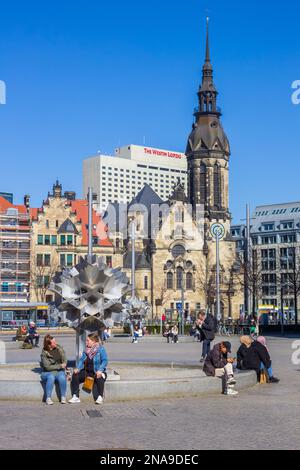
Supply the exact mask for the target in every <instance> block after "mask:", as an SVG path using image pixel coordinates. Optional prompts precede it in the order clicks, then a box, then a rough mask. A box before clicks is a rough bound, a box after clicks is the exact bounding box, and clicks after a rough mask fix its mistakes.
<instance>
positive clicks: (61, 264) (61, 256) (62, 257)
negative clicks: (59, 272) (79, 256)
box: [59, 254, 66, 268]
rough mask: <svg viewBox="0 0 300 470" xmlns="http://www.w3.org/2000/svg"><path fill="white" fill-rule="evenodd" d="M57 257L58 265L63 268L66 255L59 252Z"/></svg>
mask: <svg viewBox="0 0 300 470" xmlns="http://www.w3.org/2000/svg"><path fill="white" fill-rule="evenodd" d="M59 258H60V266H61V267H62V268H63V267H64V266H65V265H66V255H64V254H61V255H60V257H59Z"/></svg>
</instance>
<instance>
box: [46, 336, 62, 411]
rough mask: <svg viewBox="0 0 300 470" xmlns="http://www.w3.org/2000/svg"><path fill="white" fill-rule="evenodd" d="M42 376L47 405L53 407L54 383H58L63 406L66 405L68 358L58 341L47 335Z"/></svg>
mask: <svg viewBox="0 0 300 470" xmlns="http://www.w3.org/2000/svg"><path fill="white" fill-rule="evenodd" d="M41 367H42V374H41V380H42V382H44V383H45V389H46V404H47V405H53V401H52V398H51V395H52V391H53V386H54V382H58V385H59V389H60V395H61V400H60V402H61V403H62V404H65V403H66V394H67V378H66V367H67V358H66V353H65V351H64V349H63V348H62V347H61V346H60V345H59V344H57V343H56V339H55V338H54V337H53V336H51V335H49V334H47V335H46V336H45V338H44V347H43V350H42V354H41Z"/></svg>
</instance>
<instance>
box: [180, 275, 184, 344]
mask: <svg viewBox="0 0 300 470" xmlns="http://www.w3.org/2000/svg"><path fill="white" fill-rule="evenodd" d="M181 334H182V336H184V286H183V278H182V281H181Z"/></svg>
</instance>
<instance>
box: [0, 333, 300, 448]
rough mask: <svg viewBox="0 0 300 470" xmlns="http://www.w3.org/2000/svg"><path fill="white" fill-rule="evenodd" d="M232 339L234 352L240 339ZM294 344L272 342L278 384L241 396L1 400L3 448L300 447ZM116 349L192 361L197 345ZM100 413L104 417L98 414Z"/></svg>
mask: <svg viewBox="0 0 300 470" xmlns="http://www.w3.org/2000/svg"><path fill="white" fill-rule="evenodd" d="M231 341H232V343H233V346H234V347H233V349H234V350H236V346H237V340H236V339H234V340H231ZM293 341H294V340H293V339H280V338H271V339H269V340H268V345H269V348H270V352H271V356H272V358H273V364H274V371H275V374H276V375H277V376H279V377H280V378H281V382H280V383H279V384H278V385H275V384H274V385H261V386H259V385H257V386H255V387H253V388H251V389H249V390H246V391H243V392H240V394H239V395H238V396H237V397H225V396H222V395H220V396H204V397H201V398H184V399H176V398H172V399H164V400H147V401H146V400H145V401H139V402H123V403H115V404H104V405H103V406H101V407H96V405H94V403H93V402H92V401H91V402H90V404H88V403H85V404H80V405H72V406H71V405H61V404H59V403H57V402H56V403H55V405H54V406H46V405H44V404H42V403H36V402H35V403H22V402H15V403H12V402H0V448H1V449H44V448H48V449H160V450H161V449H188V450H193V449H299V448H300V430H299V414H300V395H299V388H300V365H293V364H292V362H291V356H292V353H293V350H292V342H293ZM112 346H113V347H114V351H110V352H109V354H110V356H113V359H114V360H117V359H121V357H120V356H124V357H126V358H127V359H130V358H131V357H132V356H131V355H132V354H133V352H132V351H133V347H135V346H138V348H137V349H135V351H136V352H135V353H134V354H135V355H136V356H137V357H138V358H139V359H140V360H142V359H146V360H149V359H150V356H151V355H152V356H153V357H154V359H159V358H162V357H163V358H166V357H167V359H168V360H170V358H172V357H173V359H174V358H175V359H174V360H178V359H179V358H181V361H189V362H192V361H195V355H196V356H197V355H198V352H199V344H179V345H165V344H161V345H157V344H155V345H153V346H154V348H152V350H151V345H148V344H147V345H146V344H144V345H142V344H139V345H126V344H117V345H115V344H114V345H112V344H111V345H107V349H110V348H111V347H112ZM167 347H168V348H169V349H167ZM170 348H172V349H170ZM175 348H176V349H175ZM136 356H134V357H136ZM299 356H300V354H299ZM90 411H91V413H89V414H88V413H87V412H90ZM95 411H100V416H98V417H94V416H93V412H95Z"/></svg>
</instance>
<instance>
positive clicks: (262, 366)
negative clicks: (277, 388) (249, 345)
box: [260, 362, 273, 377]
mask: <svg viewBox="0 0 300 470" xmlns="http://www.w3.org/2000/svg"><path fill="white" fill-rule="evenodd" d="M263 369H265V366H264V365H263V363H262V362H261V363H260V370H263ZM267 372H268V375H269V377H273V369H272V366H271V367H269V369H267Z"/></svg>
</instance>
